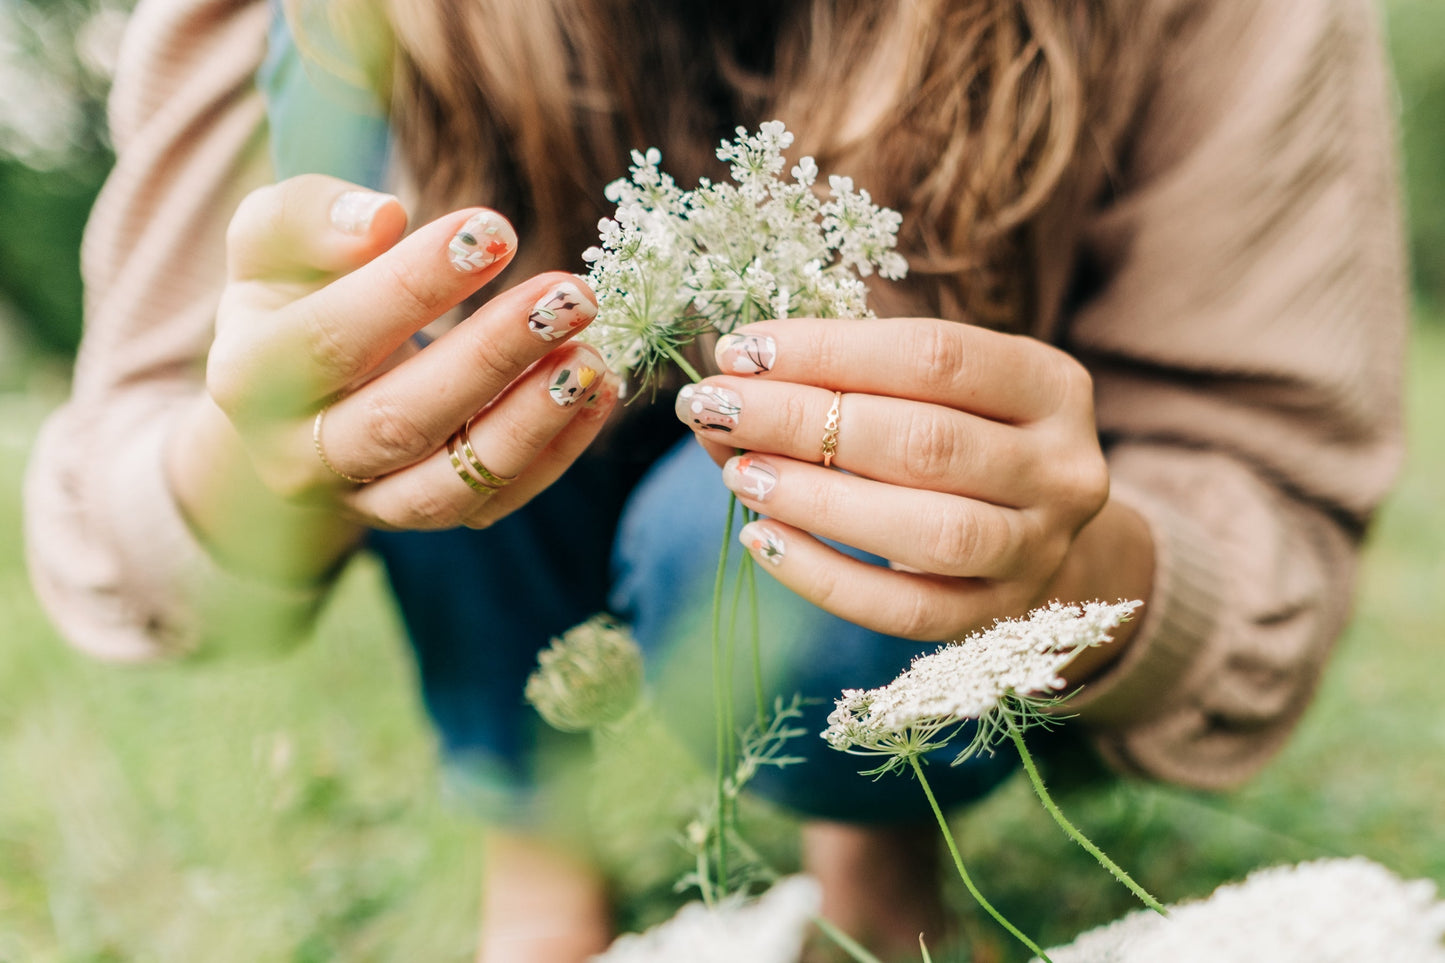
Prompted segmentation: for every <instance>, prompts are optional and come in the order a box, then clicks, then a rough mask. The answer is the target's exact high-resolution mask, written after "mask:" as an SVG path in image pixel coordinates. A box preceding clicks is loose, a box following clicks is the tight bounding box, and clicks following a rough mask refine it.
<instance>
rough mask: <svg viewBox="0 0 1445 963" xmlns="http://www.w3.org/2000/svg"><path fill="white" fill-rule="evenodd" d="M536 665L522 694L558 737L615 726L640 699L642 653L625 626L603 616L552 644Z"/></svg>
mask: <svg viewBox="0 0 1445 963" xmlns="http://www.w3.org/2000/svg"><path fill="white" fill-rule="evenodd" d="M537 663H538V664H537V668H536V669H535V670H533V672H532V674H531V676H529V677H528V679H527V687H526V689H525V691H524V695H525V696H526V698H527V701H528V702H530V703H531V704H532V707H533V708H535V709H536V710H537V713H538V714H539V715H540V716H541V717H542V718H543V719H545V720H547V722H548V724H550V725H551V726H553V727H554V728H557V729H560V730H562V731H563V732H585V731H587V730H589V729H596V728H598V727H600V726H606V725H610V724H612V723H615V722H619V721H620V720H621V719H622V718H623V717H624V716H626V715H627V713H628V712H630V711H631V710H632V708H633V706H635V705H637V703H638V701H639V700H640V699H641V697H642V650H641V649H639V648H638V647H637V642H636V641H634V640H633V638H632V633H631V632H629V631H628V630H627V628H626V626H623V625H622V624H621V623H619V622H617V621H616V620H614V619H613V618H611V617H610V616H607V615H596V616H593V617H592V618H590V619H588V620H587V621H586V622H583V623H582V624H581V625H577V626H574V627H573V628H570V629H568V630H567V631H566V632H564V633H563V634H562V635H561V636H560V637H558V638H555V639H553V640H552V644H551V645H550V646H548V647H547V648H545V649H543V650H542V651H541V652H539V653H538V654H537Z"/></svg>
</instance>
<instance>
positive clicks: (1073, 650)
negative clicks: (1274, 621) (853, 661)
mask: <svg viewBox="0 0 1445 963" xmlns="http://www.w3.org/2000/svg"><path fill="white" fill-rule="evenodd" d="M1139 605H1140V603H1139V602H1117V603H1114V604H1112V605H1110V604H1107V603H1104V602H1086V603H1084V604H1069V605H1066V604H1064V603H1062V602H1052V603H1050V604H1049V605H1046V606H1044V607H1043V608H1039V609H1035V610H1034V611H1033V612H1030V613H1029V615H1028V616H1027V617H1026V618H1023V619H1009V620H1002V621H999V622H996V623H994V625H993V627H992V628H990V629H986V630H984V631H982V632H975V633H974V634H972V635H970V636H969V637H968V638H966V639H964V640H963V641H961V642H956V643H953V644H951V645H945V646H943V647H941V648H940V649H938V650H937V651H935V652H931V653H929V654H927V655H922V656H919V657H918V658H916V659H914V660H913V664H912V665H911V666H910V667H909V668H908V669H907V670H906V671H905V672H904V673H903V674H902V675H900V676H899V677H898V678H896V679H894V680H893V681H892V682H890V683H889V684H888V685H885V686H882V687H881V688H877V689H867V690H863V689H848V690H846V691H844V693H843V696H842V698H840V699H838V700H837V708H835V709H834V710H833V712H832V714H831V715H829V716H828V728H827V729H826V730H824V732H823V738H824V739H826V740H827V741H828V744H829V745H831V746H832V747H833V748H834V749H840V750H842V751H844V752H852V753H857V754H861V755H882V756H886V757H890V758H889V760H888V761H887V762H885V763H884V765H883V769H885V770H886V769H892V768H898V767H901V765H902V764H903V763H906V762H907V760H908V759H909V758H910V757H913V756H917V755H919V754H921V753H923V752H927V751H929V750H931V749H936V748H938V747H939V746H942V745H945V744H947V742H948V740H949V738H951V736H952V735H953V733H954V732H955V731H956V730H957V729H958V727H959V726H960V725H962V724H963V723H964V722H966V721H968V720H970V719H977V720H979V731H978V735H977V737H976V738H975V740H974V742H973V743H972V744H971V745H970V746H969V747H968V748H967V749H965V750H964V752H963V754H962V755H960V757H959V758H960V759H962V758H966V757H967V756H969V755H972V754H973V753H975V752H978V751H982V750H987V749H989V748H990V747H991V746H992V744H993V742H994V741H996V739H997V738H999V737H1001V736H1002V735H1006V734H1007V732H1008V728H1007V727H1008V726H1010V725H1015V726H1018V725H1027V724H1029V723H1031V722H1034V721H1039V712H1040V710H1041V709H1042V708H1044V707H1047V706H1048V705H1051V704H1052V703H1053V702H1054V701H1056V699H1057V695H1058V693H1059V691H1060V690H1061V689H1063V688H1064V686H1065V682H1064V679H1063V678H1062V677H1060V675H1059V673H1060V672H1061V671H1062V669H1063V668H1064V666H1066V665H1067V664H1068V663H1069V662H1070V661H1071V660H1072V659H1073V658H1074V656H1076V655H1078V654H1079V652H1080V651H1082V650H1083V649H1086V648H1088V647H1090V646H1094V645H1099V644H1100V643H1102V642H1104V641H1106V640H1107V639H1108V638H1109V637H1110V633H1112V632H1113V631H1114V629H1116V628H1118V626H1119V625H1120V624H1121V623H1122V622H1124V621H1126V620H1128V618H1129V616H1130V615H1131V614H1132V613H1133V611H1134V610H1135V609H1136V608H1138V607H1139Z"/></svg>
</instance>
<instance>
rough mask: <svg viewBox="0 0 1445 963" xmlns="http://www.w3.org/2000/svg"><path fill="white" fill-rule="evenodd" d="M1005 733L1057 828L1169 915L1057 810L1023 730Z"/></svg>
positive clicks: (1152, 906) (1146, 901)
mask: <svg viewBox="0 0 1445 963" xmlns="http://www.w3.org/2000/svg"><path fill="white" fill-rule="evenodd" d="M1008 734H1009V737H1010V738H1012V739H1013V741H1014V746H1015V747H1016V748H1017V749H1018V751H1019V758H1020V759H1022V760H1023V764H1024V772H1026V773H1028V774H1029V782H1031V783H1033V784H1034V792H1036V793H1037V794H1038V797H1039V800H1040V801H1041V802H1043V804H1044V808H1045V809H1047V810H1048V812H1049V815H1050V816H1052V817H1054V822H1056V823H1058V824H1059V828H1060V829H1062V830H1063V831H1064V832H1065V833H1067V834H1068V836H1069V838H1070V839H1072V840H1073V841H1074V842H1076V843H1078V844H1079V845H1080V846H1082V847H1084V851H1085V852H1087V853H1088V854H1089V855H1090V856H1093V857H1094V858H1095V859H1097V860H1098V861H1099V865H1100V866H1102V867H1104V868H1105V869H1107V870H1108V871H1109V873H1110V874H1111V875H1112V876H1113V877H1114V878H1115V879H1117V880H1118V881H1119V882H1121V883H1123V884H1124V885H1125V886H1127V887H1128V888H1129V892H1131V893H1133V894H1134V895H1135V896H1137V897H1139V899H1141V900H1142V901H1143V902H1144V905H1145V906H1147V907H1149V908H1150V909H1152V910H1153V911H1154V912H1156V913H1158V914H1159V915H1160V916H1168V915H1169V913H1168V911H1167V910H1165V909H1164V906H1163V905H1162V904H1161V903H1160V902H1159V901H1158V900H1157V899H1155V898H1154V897H1153V896H1150V895H1149V893H1148V892H1147V891H1146V890H1145V889H1144V887H1142V886H1140V885H1139V884H1138V883H1136V882H1134V880H1133V878H1131V877H1130V876H1129V874H1128V873H1126V872H1124V870H1123V869H1121V868H1120V867H1119V864H1117V863H1115V862H1114V861H1113V860H1112V859H1110V858H1109V857H1108V856H1105V855H1104V851H1103V850H1102V849H1100V848H1099V847H1098V846H1095V845H1094V844H1093V843H1092V842H1091V841H1090V840H1089V838H1088V837H1087V836H1085V835H1084V834H1083V833H1081V832H1079V830H1078V829H1076V828H1075V827H1074V824H1073V823H1071V822H1069V820H1068V819H1067V818H1065V816H1064V814H1063V812H1062V811H1060V809H1059V807H1058V806H1057V805H1056V804H1055V803H1054V800H1053V797H1051V796H1050V795H1049V791H1048V790H1047V789H1045V788H1044V780H1043V778H1042V777H1041V776H1040V775H1039V769H1038V767H1037V766H1035V765H1034V758H1033V756H1032V755H1030V754H1029V750H1028V748H1027V747H1026V746H1025V745H1024V736H1023V733H1022V732H1021V731H1019V728H1018V726H1015V725H1010V726H1009V727H1008Z"/></svg>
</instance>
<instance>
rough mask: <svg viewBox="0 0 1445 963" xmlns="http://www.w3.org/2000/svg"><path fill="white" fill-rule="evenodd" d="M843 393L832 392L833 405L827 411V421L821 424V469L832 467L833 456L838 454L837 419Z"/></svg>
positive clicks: (839, 413) (840, 412)
mask: <svg viewBox="0 0 1445 963" xmlns="http://www.w3.org/2000/svg"><path fill="white" fill-rule="evenodd" d="M842 405H843V392H841V391H835V392H833V404H832V406H831V407H830V408H829V409H828V420H827V421H826V422H824V424H823V467H824V468H831V467H833V456H834V455H836V454H837V453H838V418H839V415H841V414H842V411H841V409H842Z"/></svg>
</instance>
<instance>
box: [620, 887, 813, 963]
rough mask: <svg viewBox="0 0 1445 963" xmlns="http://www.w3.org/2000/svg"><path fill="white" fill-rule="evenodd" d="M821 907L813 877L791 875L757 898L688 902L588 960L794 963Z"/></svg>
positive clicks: (737, 897)
mask: <svg viewBox="0 0 1445 963" xmlns="http://www.w3.org/2000/svg"><path fill="white" fill-rule="evenodd" d="M821 905H822V890H821V889H820V888H819V886H818V884H817V882H816V881H815V880H813V879H811V878H809V877H807V876H789V877H787V878H786V879H782V880H779V881H778V882H777V883H775V884H774V885H773V887H772V888H771V889H769V890H768V891H767V892H766V893H764V894H763V895H762V896H761V897H759V898H758V899H756V900H745V899H743V898H742V897H741V896H735V897H729V898H728V899H727V900H725V901H723V902H721V903H719V904H718V905H716V906H713V907H709V906H707V905H705V904H703V903H701V902H694V903H688V904H687V905H686V906H684V907H683V908H682V909H681V910H679V911H678V913H677V915H676V916H674V917H673V918H672V919H670V920H668V921H666V922H664V923H660V924H659V925H657V926H654V927H653V928H652V929H650V930H648V931H647V932H646V933H641V934H636V933H629V934H627V935H625V936H621V937H618V939H617V941H616V942H614V943H613V944H612V946H611V947H609V948H608V950H607V952H605V953H603V954H601V955H599V956H594V957H592V963H678V961H680V960H687V961H689V963H738V961H740V960H746V961H747V963H797V960H798V957H799V956H800V955H801V954H802V951H803V938H804V936H805V935H806V934H807V930H808V924H809V923H810V922H811V921H812V919H813V917H815V916H816V915H817V914H818V910H819V908H820V907H821Z"/></svg>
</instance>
